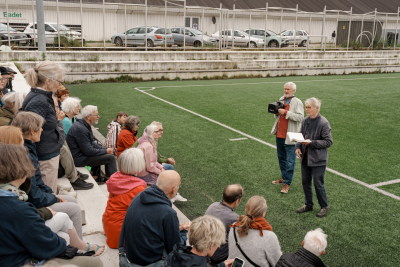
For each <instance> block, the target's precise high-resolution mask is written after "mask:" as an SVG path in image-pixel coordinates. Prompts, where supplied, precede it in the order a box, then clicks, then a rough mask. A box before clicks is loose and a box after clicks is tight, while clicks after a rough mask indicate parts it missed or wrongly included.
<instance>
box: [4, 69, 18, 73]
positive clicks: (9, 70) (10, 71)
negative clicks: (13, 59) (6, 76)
mask: <svg viewBox="0 0 400 267" xmlns="http://www.w3.org/2000/svg"><path fill="white" fill-rule="evenodd" d="M6 69H7V71H8V73H14V74H17V73H18V72H16V71H15V70H13V69H12V68H8V67H6Z"/></svg>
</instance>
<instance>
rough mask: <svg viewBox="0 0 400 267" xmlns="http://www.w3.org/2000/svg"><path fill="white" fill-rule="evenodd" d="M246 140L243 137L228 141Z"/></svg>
mask: <svg viewBox="0 0 400 267" xmlns="http://www.w3.org/2000/svg"><path fill="white" fill-rule="evenodd" d="M247 139H248V138H246V137H243V138H236V139H229V141H240V140H247Z"/></svg>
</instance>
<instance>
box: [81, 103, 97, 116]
mask: <svg viewBox="0 0 400 267" xmlns="http://www.w3.org/2000/svg"><path fill="white" fill-rule="evenodd" d="M96 110H97V107H96V106H92V105H87V106H85V107H84V108H83V109H82V111H81V114H82V118H83V119H86V118H87V116H90V115H93V112H95V111H96Z"/></svg>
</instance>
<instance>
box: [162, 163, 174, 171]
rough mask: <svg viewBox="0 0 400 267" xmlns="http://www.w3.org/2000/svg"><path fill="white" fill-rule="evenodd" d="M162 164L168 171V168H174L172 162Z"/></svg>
mask: <svg viewBox="0 0 400 267" xmlns="http://www.w3.org/2000/svg"><path fill="white" fill-rule="evenodd" d="M162 166H163V167H164V169H165V170H166V171H168V170H172V171H173V170H174V166H172V165H171V164H167V163H163V164H162Z"/></svg>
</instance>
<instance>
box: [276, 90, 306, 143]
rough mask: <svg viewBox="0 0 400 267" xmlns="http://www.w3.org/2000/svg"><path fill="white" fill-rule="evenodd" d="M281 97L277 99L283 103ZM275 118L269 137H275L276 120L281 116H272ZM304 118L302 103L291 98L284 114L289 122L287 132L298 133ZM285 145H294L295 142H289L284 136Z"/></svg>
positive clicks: (295, 98)
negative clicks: (287, 109)
mask: <svg viewBox="0 0 400 267" xmlns="http://www.w3.org/2000/svg"><path fill="white" fill-rule="evenodd" d="M283 98H284V97H283V96H282V97H281V98H280V99H279V101H281V102H282V103H283ZM274 116H275V124H274V127H272V131H271V135H276V132H277V131H278V120H279V118H280V117H281V115H279V114H278V115H274ZM303 118H304V107H303V102H301V100H300V99H298V98H297V97H293V98H292V100H291V101H290V107H289V111H288V112H287V114H286V119H288V120H289V124H288V130H287V131H288V132H294V133H298V132H300V128H301V122H302V120H303ZM285 144H286V145H294V144H295V142H290V140H289V138H288V137H287V136H286V141H285Z"/></svg>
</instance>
